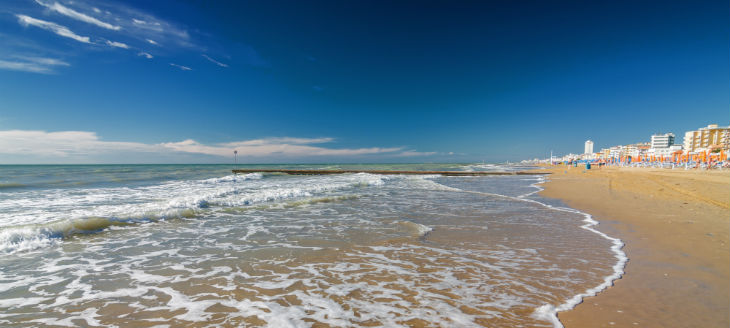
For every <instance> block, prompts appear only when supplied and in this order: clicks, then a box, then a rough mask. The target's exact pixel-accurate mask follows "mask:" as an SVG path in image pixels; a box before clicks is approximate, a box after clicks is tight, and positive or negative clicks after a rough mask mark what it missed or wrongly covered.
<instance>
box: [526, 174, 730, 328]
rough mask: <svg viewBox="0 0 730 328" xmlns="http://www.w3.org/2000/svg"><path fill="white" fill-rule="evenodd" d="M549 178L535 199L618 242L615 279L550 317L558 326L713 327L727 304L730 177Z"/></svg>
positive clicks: (725, 321) (722, 319)
mask: <svg viewBox="0 0 730 328" xmlns="http://www.w3.org/2000/svg"><path fill="white" fill-rule="evenodd" d="M540 170H543V171H545V170H548V171H551V172H552V173H553V174H552V175H550V178H549V179H546V181H545V183H543V184H542V185H541V187H542V188H543V190H541V191H540V192H539V193H538V194H539V195H540V196H542V197H546V198H553V199H559V200H561V201H562V202H563V203H565V204H566V205H568V206H570V207H571V208H574V209H577V210H579V211H581V212H584V213H587V214H589V215H591V216H592V217H593V219H594V220H596V221H598V222H599V225H598V226H593V228H595V229H596V230H598V231H600V232H603V233H605V234H607V235H609V236H611V237H614V238H618V239H620V240H622V241H623V242H624V248H623V252H624V253H625V254H626V255H627V256H628V258H629V262H628V263H627V264H626V266H625V267H624V273H623V275H622V276H621V277H620V278H619V279H617V280H614V281H613V283H612V284H609V287H608V288H607V289H602V291H599V293H598V294H597V295H596V296H591V297H585V298H583V301H582V302H581V303H579V304H577V306H575V307H574V308H573V309H570V310H567V311H564V312H558V318H559V320H560V322H561V323H562V324H563V325H564V326H565V327H612V326H613V327H630V326H642V327H690V326H705V327H721V326H725V327H726V326H728V325H729V324H730V319H729V318H728V310H727V309H728V307H730V298H729V297H728V291H730V283H729V282H728V281H729V280H730V272H729V267H730V250H729V249H728V222H729V220H730V204H728V199H730V172H727V171H685V170H668V169H646V168H611V167H604V168H601V169H595V168H594V169H593V170H584V169H583V168H581V167H577V168H576V167H567V166H562V165H561V166H553V167H541V168H540Z"/></svg>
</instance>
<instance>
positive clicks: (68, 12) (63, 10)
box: [35, 0, 121, 31]
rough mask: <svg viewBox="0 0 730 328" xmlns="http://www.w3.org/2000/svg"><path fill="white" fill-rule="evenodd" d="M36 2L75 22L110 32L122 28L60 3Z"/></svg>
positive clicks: (38, 0)
mask: <svg viewBox="0 0 730 328" xmlns="http://www.w3.org/2000/svg"><path fill="white" fill-rule="evenodd" d="M35 2H37V3H38V4H39V5H41V6H44V7H46V8H48V9H49V10H51V11H55V12H57V13H59V14H61V15H64V16H68V17H71V18H73V19H75V20H79V21H82V22H85V23H89V24H93V25H96V26H99V27H102V28H105V29H108V30H115V31H118V30H120V29H121V27H120V26H116V25H112V24H109V23H106V22H102V21H100V20H99V19H97V18H94V17H91V16H89V15H86V14H84V13H80V12H78V11H76V10H73V9H71V8H68V7H66V6H64V5H62V4H60V3H58V2H53V3H49V2H44V1H40V0H36V1H35ZM93 9H94V11H95V12H97V13H100V11H99V9H98V8H93Z"/></svg>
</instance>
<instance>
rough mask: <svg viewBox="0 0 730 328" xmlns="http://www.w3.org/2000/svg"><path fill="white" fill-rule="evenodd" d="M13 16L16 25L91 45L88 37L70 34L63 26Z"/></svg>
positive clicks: (23, 16) (31, 18)
mask: <svg viewBox="0 0 730 328" xmlns="http://www.w3.org/2000/svg"><path fill="white" fill-rule="evenodd" d="M15 16H16V17H18V23H20V25H23V26H28V25H33V26H36V27H39V28H42V29H44V30H48V31H51V32H53V33H56V34H58V35H60V36H63V37H67V38H70V39H74V40H76V41H79V42H83V43H91V42H90V41H89V37H88V36H80V35H78V34H76V33H74V32H72V31H71V30H69V29H68V28H67V27H65V26H61V25H58V24H56V23H51V22H47V21H44V20H40V19H35V18H33V17H30V16H26V15H15Z"/></svg>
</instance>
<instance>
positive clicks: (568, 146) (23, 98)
mask: <svg viewBox="0 0 730 328" xmlns="http://www.w3.org/2000/svg"><path fill="white" fill-rule="evenodd" d="M728 9H730V5H729V4H728V3H727V2H722V1H707V2H702V1H692V2H690V1H681V2H673V1H662V2H652V1H574V2H573V1H550V2H548V1H466V2H455V1H441V2H424V1H404V2H392V1H367V2H366V1H311V2H310V1H306V2H304V1H291V2H288V1H255V2H248V1H246V2H244V1H212V2H211V1H177V2H171V1H88V0H74V1H66V0H13V1H7V2H2V3H0V44H2V47H0V163H168V162H170V163H226V162H230V161H231V157H232V151H233V149H237V150H238V152H239V155H240V156H239V158H240V159H241V160H242V161H243V162H251V163H262V162H268V163H273V162H295V163H296V162H319V163H322V162H469V161H482V160H485V161H488V162H498V161H505V160H513V161H514V160H520V159H526V158H533V157H546V156H547V154H548V153H549V152H550V150H553V151H554V152H556V153H568V152H580V151H582V149H583V142H584V141H585V140H586V139H591V140H593V141H594V142H595V144H596V145H595V147H596V149H600V148H601V147H609V146H612V145H617V144H627V143H633V142H640V141H648V140H649V137H650V135H651V134H652V133H656V132H674V133H675V134H677V135H678V137H679V139H680V141H681V136H682V135H683V133H684V131H687V130H692V129H697V128H699V127H703V126H706V125H707V124H710V123H718V124H721V125H727V124H728V123H730V115H728V100H729V99H730V88H728V87H729V81H730V79H729V77H730V76H729V72H730V67H729V62H728V58H730V56H729V55H730V50H729V49H730V48H729V47H728V44H729V43H728V41H730V32H729V31H730V30H729V27H730V24H729V23H730V19H729V18H730V17H729V16H728V12H729V11H728Z"/></svg>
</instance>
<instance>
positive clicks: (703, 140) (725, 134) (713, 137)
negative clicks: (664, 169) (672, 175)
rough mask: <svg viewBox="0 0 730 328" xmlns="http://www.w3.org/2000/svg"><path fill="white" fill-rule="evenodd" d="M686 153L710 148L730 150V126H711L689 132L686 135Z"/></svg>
mask: <svg viewBox="0 0 730 328" xmlns="http://www.w3.org/2000/svg"><path fill="white" fill-rule="evenodd" d="M683 145H684V151H688V152H693V151H703V150H706V149H709V148H714V147H720V148H722V149H725V150H730V126H717V124H710V125H708V126H707V127H705V128H700V129H698V130H695V131H687V132H686V133H685V134H684V143H683Z"/></svg>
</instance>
